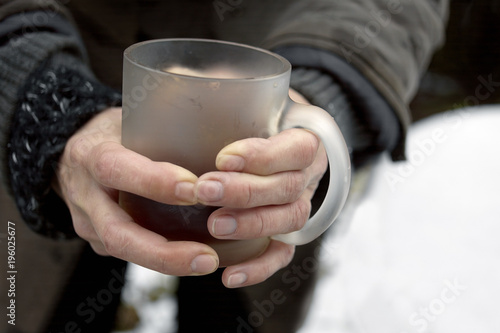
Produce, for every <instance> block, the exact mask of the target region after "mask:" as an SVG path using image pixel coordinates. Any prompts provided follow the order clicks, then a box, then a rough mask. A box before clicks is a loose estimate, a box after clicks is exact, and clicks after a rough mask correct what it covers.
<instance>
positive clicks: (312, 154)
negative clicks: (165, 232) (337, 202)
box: [54, 92, 327, 288]
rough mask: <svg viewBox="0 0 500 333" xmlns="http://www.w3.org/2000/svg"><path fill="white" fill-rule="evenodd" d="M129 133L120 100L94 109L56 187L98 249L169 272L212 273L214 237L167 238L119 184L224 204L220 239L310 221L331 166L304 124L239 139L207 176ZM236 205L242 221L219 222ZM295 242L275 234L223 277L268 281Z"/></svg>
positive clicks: (235, 283)
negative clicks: (146, 149)
mask: <svg viewBox="0 0 500 333" xmlns="http://www.w3.org/2000/svg"><path fill="white" fill-rule="evenodd" d="M292 94H293V93H292V92H291V96H292V98H294V99H295V100H298V101H300V97H297V95H292ZM120 141H121V109H120V108H112V109H108V110H105V111H103V112H102V113H100V114H98V115H97V116H95V117H94V118H92V119H91V120H90V121H89V122H88V123H87V124H86V125H85V126H84V127H82V128H81V129H80V130H79V131H78V132H77V133H75V134H74V135H73V136H72V137H71V138H70V140H69V141H68V143H67V145H66V148H65V150H64V152H63V155H62V157H61V160H60V164H59V168H58V170H57V179H56V183H55V184H54V187H55V188H56V189H57V190H58V192H59V193H60V195H61V197H62V198H63V199H64V200H65V202H66V204H67V206H68V208H69V210H70V212H71V216H72V219H73V224H74V228H75V230H76V232H77V234H78V235H79V236H80V237H81V238H83V239H84V240H86V241H88V242H89V243H90V245H91V246H92V248H93V249H94V251H95V252H96V253H98V254H100V255H111V256H114V257H117V258H120V259H123V260H126V261H129V262H133V263H136V264H138V265H141V266H144V267H146V268H149V269H152V270H155V271H158V272H161V273H164V274H169V275H177V276H186V275H203V274H209V273H211V272H213V271H215V270H216V269H217V268H218V257H217V254H216V252H215V251H214V250H213V249H212V248H211V247H209V246H208V245H205V244H201V243H197V242H188V241H167V240H166V239H165V238H164V237H163V236H161V235H159V234H156V233H154V232H152V231H149V230H147V229H144V228H143V227H141V226H139V225H138V224H136V223H135V222H134V221H133V220H132V218H131V217H130V216H129V215H128V214H127V213H126V212H125V211H124V210H123V209H122V208H121V207H120V206H119V205H118V193H119V191H126V192H131V193H135V194H137V195H140V196H143V197H146V198H149V199H153V200H156V201H159V202H163V203H167V204H171V205H193V204H196V203H201V204H205V205H213V206H221V207H222V208H220V209H218V210H216V211H215V212H213V213H212V215H211V216H210V217H209V219H208V221H207V227H208V230H209V231H210V233H211V234H212V235H213V236H214V237H216V238H219V239H253V238H260V237H265V236H272V235H276V234H283V233H288V232H292V231H296V230H299V229H301V228H302V227H303V225H304V224H305V222H306V221H307V220H308V218H309V213H310V208H311V203H310V202H311V198H312V196H313V194H314V191H315V189H316V187H317V185H318V183H319V181H320V179H321V178H322V176H323V174H324V172H325V171H326V168H327V158H326V153H325V152H324V149H323V148H322V145H321V144H320V141H319V140H318V138H317V137H316V136H315V135H314V134H312V133H311V132H309V131H306V130H302V129H291V130H286V131H283V132H281V133H279V134H277V135H275V136H273V137H270V138H268V139H262V138H250V139H245V140H241V141H237V142H234V143H232V144H230V145H228V146H226V147H225V148H223V149H222V150H221V151H220V152H219V154H218V156H217V159H216V166H217V169H218V170H219V171H216V172H210V173H207V174H204V175H202V176H200V177H196V176H195V175H194V174H193V173H191V172H190V171H188V170H186V169H184V168H181V167H179V166H176V165H173V164H170V163H167V162H154V161H151V160H149V159H148V158H146V157H144V156H142V155H139V154H137V153H135V152H133V151H130V150H128V149H126V148H125V147H123V146H122V145H121V144H120ZM221 180H222V181H221ZM213 181H215V183H214V182H213ZM214 184H216V185H217V186H214ZM219 184H220V185H219ZM228 214H229V215H231V216H233V217H234V218H235V220H236V222H237V226H236V229H234V226H228V225H224V224H223V223H219V222H217V223H214V222H215V221H216V218H217V216H221V215H225V216H227V215H228ZM222 220H223V219H222ZM294 249H295V248H294V246H292V245H288V244H284V243H282V242H279V241H276V240H272V241H271V243H270V245H269V247H268V248H267V250H266V251H265V252H264V253H263V254H262V255H260V256H259V257H258V258H255V259H251V260H249V261H246V262H243V263H241V264H237V265H234V266H229V267H227V268H226V269H225V270H224V273H223V275H222V282H223V283H224V285H225V286H227V287H230V288H235V287H242V286H248V285H253V284H257V283H259V282H262V281H264V280H266V279H267V278H268V277H269V276H271V275H272V274H274V273H275V272H276V271H277V270H279V269H280V268H282V267H284V266H286V265H287V264H288V263H289V262H290V261H291V260H292V258H293V254H294Z"/></svg>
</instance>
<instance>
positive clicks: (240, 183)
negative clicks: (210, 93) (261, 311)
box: [195, 129, 327, 288]
mask: <svg viewBox="0 0 500 333" xmlns="http://www.w3.org/2000/svg"><path fill="white" fill-rule="evenodd" d="M216 165H217V169H218V170H220V171H216V172H210V173H207V174H204V175H202V176H201V177H199V179H198V181H197V184H196V185H195V195H196V197H197V200H198V201H199V202H200V203H202V204H205V205H211V206H221V207H222V208H220V209H218V210H216V211H215V212H213V213H212V215H211V216H210V218H209V220H208V222H207V223H208V230H209V231H210V233H211V234H212V235H213V236H214V237H216V238H219V239H254V238H260V237H268V236H273V235H277V234H285V233H289V232H292V231H296V230H299V229H301V228H302V227H303V226H304V224H305V222H306V221H307V220H308V218H309V214H310V211H311V199H312V197H313V195H314V192H315V190H316V187H317V186H318V184H319V181H320V180H321V178H322V176H323V174H324V173H325V171H326V168H327V157H326V153H325V151H324V149H323V146H322V144H321V142H320V141H319V139H318V138H317V137H316V135H314V134H313V133H312V132H310V131H307V130H304V129H289V130H285V131H283V132H281V133H279V134H277V135H275V136H272V137H270V138H268V139H263V138H249V139H244V140H240V141H237V142H234V143H232V144H230V145H228V146H226V147H225V148H223V149H222V150H221V151H220V153H219V154H218V156H217V160H216ZM294 250H295V247H294V246H292V245H288V244H284V243H282V242H279V241H276V240H271V243H270V244H269V247H268V248H267V250H266V251H265V252H264V253H263V254H262V255H260V256H259V257H257V258H255V259H251V260H249V261H246V262H244V263H241V264H237V265H234V266H230V267H227V268H226V269H225V271H224V273H223V276H222V280H223V283H224V285H225V286H227V287H229V288H236V287H242V286H248V285H253V284H256V283H259V282H262V281H264V280H266V279H267V278H268V277H270V276H271V275H272V274H274V273H275V272H276V271H278V270H279V269H280V268H283V267H285V266H286V265H288V263H290V261H291V260H292V257H293V255H294Z"/></svg>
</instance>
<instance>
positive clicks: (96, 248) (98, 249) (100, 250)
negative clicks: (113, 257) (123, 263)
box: [90, 243, 109, 257]
mask: <svg viewBox="0 0 500 333" xmlns="http://www.w3.org/2000/svg"><path fill="white" fill-rule="evenodd" d="M90 246H91V247H92V250H94V252H95V253H97V254H98V255H100V256H103V257H105V256H106V257H107V256H109V253H108V252H106V250H105V249H104V248H103V247H102V246H101V245H100V244H99V245H96V244H94V243H90Z"/></svg>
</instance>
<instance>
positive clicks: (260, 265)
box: [222, 240, 295, 288]
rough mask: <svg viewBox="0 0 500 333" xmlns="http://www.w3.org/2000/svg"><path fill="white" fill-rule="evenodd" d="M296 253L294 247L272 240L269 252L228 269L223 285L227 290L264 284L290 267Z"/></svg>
mask: <svg viewBox="0 0 500 333" xmlns="http://www.w3.org/2000/svg"><path fill="white" fill-rule="evenodd" d="M294 252H295V247H294V246H293V245H288V244H285V243H282V242H279V241H275V240H272V241H271V243H269V246H268V248H267V250H266V251H265V252H264V253H263V254H262V255H260V256H259V257H257V258H255V259H252V260H249V261H246V262H244V263H242V264H238V265H234V266H229V267H227V268H226V269H225V270H224V272H223V273H222V283H224V285H225V286H226V287H227V288H239V287H245V286H250V285H253V284H257V283H260V282H263V281H265V280H267V279H268V278H269V277H270V276H271V275H273V274H274V273H275V272H276V271H278V270H279V269H281V268H283V267H285V266H286V265H288V264H289V263H290V262H291V261H292V258H293V255H294Z"/></svg>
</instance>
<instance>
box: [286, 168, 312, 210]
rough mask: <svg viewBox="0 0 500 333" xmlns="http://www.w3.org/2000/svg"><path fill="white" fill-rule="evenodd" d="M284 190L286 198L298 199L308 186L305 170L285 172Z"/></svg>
mask: <svg viewBox="0 0 500 333" xmlns="http://www.w3.org/2000/svg"><path fill="white" fill-rule="evenodd" d="M284 175H285V176H284V177H285V179H284V181H283V191H284V197H285V200H287V201H288V202H293V201H296V200H297V199H298V198H299V197H300V196H301V195H302V192H303V191H304V189H305V188H306V186H307V179H306V174H305V172H303V171H294V172H287V173H285V174H284Z"/></svg>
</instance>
